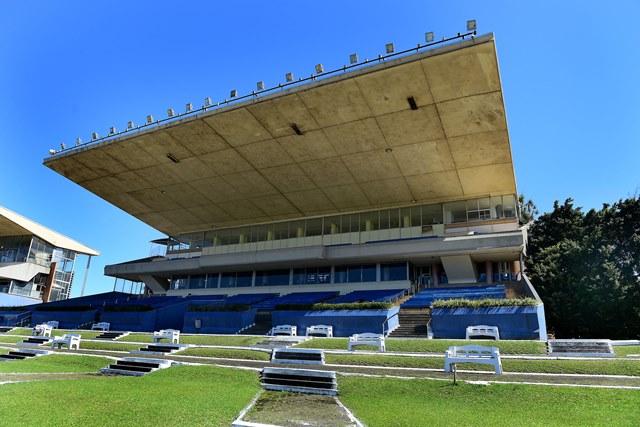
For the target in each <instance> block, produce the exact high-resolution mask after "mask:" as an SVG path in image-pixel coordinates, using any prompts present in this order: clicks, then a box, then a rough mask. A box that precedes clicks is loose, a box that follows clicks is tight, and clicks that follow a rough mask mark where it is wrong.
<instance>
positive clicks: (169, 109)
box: [167, 108, 176, 117]
mask: <svg viewBox="0 0 640 427" xmlns="http://www.w3.org/2000/svg"><path fill="white" fill-rule="evenodd" d="M175 115H176V112H175V111H173V108H167V116H168V117H173V116H175Z"/></svg>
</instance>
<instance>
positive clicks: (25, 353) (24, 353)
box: [0, 349, 51, 362]
mask: <svg viewBox="0 0 640 427" xmlns="http://www.w3.org/2000/svg"><path fill="white" fill-rule="evenodd" d="M47 354H51V352H50V351H47V350H35V349H34V350H32V349H20V350H11V351H9V353H7V354H0V362H10V361H13V360H24V359H29V358H32V357H38V356H46V355H47Z"/></svg>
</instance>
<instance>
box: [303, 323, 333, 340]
mask: <svg viewBox="0 0 640 427" xmlns="http://www.w3.org/2000/svg"><path fill="white" fill-rule="evenodd" d="M307 336H308V337H333V326H327V325H313V326H307Z"/></svg>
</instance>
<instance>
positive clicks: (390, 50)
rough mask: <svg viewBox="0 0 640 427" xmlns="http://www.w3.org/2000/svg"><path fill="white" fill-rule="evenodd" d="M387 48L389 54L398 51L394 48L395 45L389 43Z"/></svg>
mask: <svg viewBox="0 0 640 427" xmlns="http://www.w3.org/2000/svg"><path fill="white" fill-rule="evenodd" d="M385 48H386V49H387V53H393V52H395V51H396V49H395V47H394V46H393V43H387V45H386V46H385Z"/></svg>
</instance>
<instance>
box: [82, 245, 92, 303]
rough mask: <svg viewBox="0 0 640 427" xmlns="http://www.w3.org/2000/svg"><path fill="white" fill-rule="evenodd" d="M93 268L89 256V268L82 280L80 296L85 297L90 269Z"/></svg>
mask: <svg viewBox="0 0 640 427" xmlns="http://www.w3.org/2000/svg"><path fill="white" fill-rule="evenodd" d="M90 266H91V255H89V259H87V268H86V269H85V270H84V279H83V280H82V290H81V291H80V296H81V297H83V296H84V287H85V286H86V285H87V276H88V275H89V267H90Z"/></svg>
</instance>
